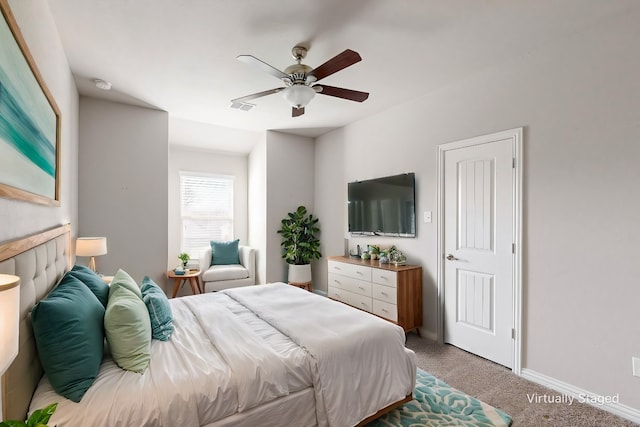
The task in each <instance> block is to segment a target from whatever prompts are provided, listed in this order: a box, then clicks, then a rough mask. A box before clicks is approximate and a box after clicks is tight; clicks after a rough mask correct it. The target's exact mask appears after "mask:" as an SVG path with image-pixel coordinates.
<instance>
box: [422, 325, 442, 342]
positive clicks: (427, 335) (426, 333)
mask: <svg viewBox="0 0 640 427" xmlns="http://www.w3.org/2000/svg"><path fill="white" fill-rule="evenodd" d="M419 329H420V335H422V336H423V337H425V338H429V339H430V340H431V341H438V334H436V333H435V332H431V331H427V330H426V329H424V328H419Z"/></svg>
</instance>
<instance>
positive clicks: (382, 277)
mask: <svg viewBox="0 0 640 427" xmlns="http://www.w3.org/2000/svg"><path fill="white" fill-rule="evenodd" d="M380 278H381V279H384V280H389V279H387V278H386V277H384V276H380Z"/></svg>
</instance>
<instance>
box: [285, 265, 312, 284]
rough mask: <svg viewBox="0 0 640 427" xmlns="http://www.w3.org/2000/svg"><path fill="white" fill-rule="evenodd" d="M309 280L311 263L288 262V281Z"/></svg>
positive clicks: (304, 281) (305, 281)
mask: <svg viewBox="0 0 640 427" xmlns="http://www.w3.org/2000/svg"><path fill="white" fill-rule="evenodd" d="M308 282H311V264H304V265H294V264H289V283H308Z"/></svg>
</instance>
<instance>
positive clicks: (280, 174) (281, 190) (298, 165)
mask: <svg viewBox="0 0 640 427" xmlns="http://www.w3.org/2000/svg"><path fill="white" fill-rule="evenodd" d="M313 151H314V141H313V139H312V138H306V137H302V136H296V135H290V134H286V133H282V132H275V131H268V132H267V200H266V201H267V210H266V214H267V219H266V227H267V228H266V232H265V236H266V239H267V240H266V253H265V255H264V256H265V257H266V259H267V273H266V280H267V282H277V281H283V282H286V281H287V272H288V265H287V263H286V262H285V261H284V260H283V259H282V247H281V246H280V243H281V241H282V239H281V238H280V235H279V234H278V233H277V230H278V229H279V228H280V224H281V221H282V219H283V218H284V217H286V216H287V213H288V212H293V211H294V210H296V209H297V208H298V206H300V205H303V206H306V208H307V211H309V213H313V212H314V210H313V200H314V195H313V194H314V193H313V182H314V160H313V158H314V153H313ZM313 268H314V267H313V266H312V270H313Z"/></svg>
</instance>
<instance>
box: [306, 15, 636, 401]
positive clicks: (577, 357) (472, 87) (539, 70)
mask: <svg viewBox="0 0 640 427" xmlns="http://www.w3.org/2000/svg"><path fill="white" fill-rule="evenodd" d="M637 10H638V9H637V8H636V9H635V11H637ZM639 19H640V16H638V13H637V12H635V13H630V14H628V15H625V16H618V17H617V18H614V19H611V20H607V21H603V22H600V23H598V25H596V26H594V27H592V28H589V29H587V30H585V31H583V32H581V33H577V34H572V35H570V36H568V37H567V38H566V39H564V40H556V41H554V43H553V44H552V45H548V46H546V47H544V48H542V49H539V50H536V51H532V52H529V53H528V54H527V55H524V56H522V57H519V58H515V59H513V60H511V61H509V62H506V63H503V64H501V65H500V66H497V67H495V68H492V69H487V70H484V71H483V72H481V73H479V74H477V75H475V76H474V77H473V78H468V79H465V80H464V81H460V82H458V83H457V84H453V85H451V86H449V87H446V88H443V89H441V90H438V91H435V92H433V93H431V94H430V95H428V96H425V97H421V98H419V99H417V100H415V101H412V102H408V103H406V104H405V105H401V106H398V107H396V108H393V109H390V110H388V111H385V112H382V113H380V114H378V115H376V116H373V117H369V118H367V119H364V120H362V121H359V122H357V123H354V124H351V125H348V126H346V127H345V128H343V129H339V130H336V131H334V132H331V133H329V134H326V135H324V136H322V137H320V138H319V139H318V140H317V141H316V154H315V158H316V175H315V179H316V183H315V186H316V199H315V206H316V209H315V210H316V212H317V213H318V215H319V216H320V218H322V220H323V222H324V223H325V225H324V226H323V238H322V240H323V245H324V248H325V254H341V253H342V252H343V240H342V238H343V237H348V235H347V228H346V227H347V225H346V208H345V206H346V205H345V201H346V184H347V182H348V181H351V180H354V179H365V178H370V177H374V176H383V175H390V174H394V173H399V172H410V171H413V172H416V180H417V213H418V214H417V217H418V224H417V231H418V237H417V238H416V239H388V238H386V239H383V238H379V239H375V238H368V239H363V238H359V239H351V244H352V246H353V245H355V244H356V243H361V244H364V243H367V242H376V243H380V244H383V245H387V244H390V243H393V244H395V245H397V246H398V247H399V248H400V249H401V250H403V251H405V252H406V253H407V254H408V256H409V259H410V261H412V262H417V263H420V264H421V265H422V266H423V267H424V304H423V305H424V314H425V324H424V329H425V332H427V333H429V334H430V335H432V336H434V335H435V333H436V318H435V311H436V302H437V294H436V281H435V275H436V265H437V259H436V228H437V218H436V216H435V213H436V208H437V205H436V190H437V187H436V185H437V183H436V178H437V149H436V147H437V146H438V144H443V143H447V142H451V141H456V140H460V139H464V138H469V137H473V136H477V135H483V134H488V133H492V132H496V131H500V130H505V129H511V128H515V127H520V126H524V127H525V132H524V258H523V264H524V265H523V287H524V296H523V311H524V314H523V316H524V317H523V321H524V330H523V331H522V333H523V344H524V346H523V355H524V357H523V367H524V368H525V372H528V373H529V374H542V375H544V376H545V377H546V378H551V379H555V380H559V381H561V382H562V383H563V384H568V385H571V386H573V387H576V388H580V389H583V390H587V391H590V392H593V393H597V394H599V395H611V396H615V395H616V394H619V396H620V403H621V404H622V405H626V406H627V407H631V408H635V409H636V410H640V393H638V389H639V387H640V382H639V381H640V379H638V378H636V377H633V376H632V372H631V357H632V356H636V357H638V356H640V339H638V337H640V322H639V321H638V314H637V313H638V309H637V304H636V302H637V301H640V287H639V286H638V285H637V277H639V276H640V264H639V263H638V260H637V258H638V249H637V247H636V242H638V241H639V240H640V227H638V219H637V218H638V211H640V197H639V196H638V194H640V192H639V191H638V183H639V182H640V168H638V159H640V144H639V143H638V141H640V127H639V126H638V123H639V121H638V111H640V97H639V96H638V93H640V86H639V85H638V81H639V80H638V76H639V75H640V56H638V55H637V54H636V52H637V51H638V48H639V47H640V46H639V45H638V40H640V26H638V25H637V22H638V20H639ZM341 158H344V163H343V164H342V169H341V170H340V162H339V160H338V159H341ZM325 184H327V185H331V186H334V188H333V191H329V190H322V189H321V187H322V186H324V185H325ZM425 210H432V211H433V212H434V219H435V221H434V222H433V223H431V224H425V223H423V222H422V221H421V218H422V212H423V211H425ZM328 221H330V223H329V222H328ZM319 285H320V286H326V282H325V283H322V284H319Z"/></svg>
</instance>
